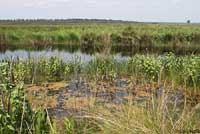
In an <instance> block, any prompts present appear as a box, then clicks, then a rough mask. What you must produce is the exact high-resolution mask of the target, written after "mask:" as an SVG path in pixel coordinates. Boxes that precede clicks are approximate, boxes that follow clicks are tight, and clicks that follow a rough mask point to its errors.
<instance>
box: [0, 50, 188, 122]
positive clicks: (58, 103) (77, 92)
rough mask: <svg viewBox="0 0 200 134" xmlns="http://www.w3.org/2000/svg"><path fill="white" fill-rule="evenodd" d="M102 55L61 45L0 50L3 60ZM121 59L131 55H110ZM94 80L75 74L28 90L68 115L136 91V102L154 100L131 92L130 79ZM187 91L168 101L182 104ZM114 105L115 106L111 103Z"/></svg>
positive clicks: (34, 101)
mask: <svg viewBox="0 0 200 134" xmlns="http://www.w3.org/2000/svg"><path fill="white" fill-rule="evenodd" d="M97 55H99V54H98V53H96V54H88V53H84V52H81V51H74V52H70V51H65V50H59V49H43V50H26V49H16V50H13V49H12V50H9V49H8V50H5V51H3V52H0V60H1V61H2V60H5V59H7V58H12V59H18V58H19V59H22V60H28V59H29V58H33V59H35V60H37V59H39V58H46V59H48V58H51V57H57V58H60V59H62V60H63V61H66V62H68V61H74V60H76V59H79V61H81V62H89V61H91V60H93V59H95V57H96V56H97ZM109 56H112V57H113V58H114V59H116V60H118V61H120V60H121V61H124V60H128V59H129V58H130V57H129V56H123V55H121V54H120V53H118V54H114V55H109ZM93 84H94V83H93V81H88V80H86V79H84V78H82V77H81V76H80V77H76V76H72V77H70V79H69V80H67V81H65V82H55V83H46V84H44V83H43V84H41V85H39V86H38V85H28V87H27V89H26V90H27V93H28V96H29V98H30V100H31V103H32V104H33V105H34V106H36V107H37V106H39V105H42V104H44V105H45V106H46V108H47V109H48V111H49V114H50V115H51V116H55V117H57V118H63V117H65V116H68V115H79V114H82V113H83V112H84V109H85V108H86V109H87V108H88V107H89V105H90V104H91V103H92V104H93V105H109V104H111V105H112V106H119V105H120V104H125V103H127V102H128V97H129V96H130V95H134V102H135V103H137V105H140V106H144V105H145V103H146V102H148V101H149V100H151V95H152V93H151V92H148V91H144V90H141V91H139V92H137V93H133V92H130V90H129V88H130V83H129V80H128V79H116V80H115V81H114V82H113V83H112V84H109V83H107V82H101V81H100V82H97V83H95V86H96V87H93V86H92V85H93ZM95 88H96V89H97V88H98V89H100V90H96V89H95ZM163 93H164V90H163V89H162V87H160V88H158V89H157V90H156V91H155V92H154V93H153V95H154V96H156V97H157V98H159V96H162V95H163ZM183 100H184V94H183V93H181V92H174V93H171V94H170V96H169V98H168V99H167V103H177V104H178V105H183ZM112 108H114V107H112Z"/></svg>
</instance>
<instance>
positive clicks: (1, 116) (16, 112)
mask: <svg viewBox="0 0 200 134" xmlns="http://www.w3.org/2000/svg"><path fill="white" fill-rule="evenodd" d="M19 65H20V64H19ZM0 70H1V71H0V78H2V79H1V80H0V98H1V99H0V133H1V134H9V133H14V134H15V133H19V134H22V133H23V134H28V133H34V134H38V133H49V132H50V129H49V124H48V122H47V115H46V114H45V112H43V111H42V110H35V111H33V110H32V109H31V107H30V104H29V102H28V99H27V97H26V95H25V92H24V90H23V82H22V83H19V82H15V83H13V81H12V80H11V77H10V74H11V73H10V72H12V71H11V70H12V68H8V64H7V63H1V64H0ZM22 74H23V73H22ZM19 76H21V75H19ZM19 78H21V77H19Z"/></svg>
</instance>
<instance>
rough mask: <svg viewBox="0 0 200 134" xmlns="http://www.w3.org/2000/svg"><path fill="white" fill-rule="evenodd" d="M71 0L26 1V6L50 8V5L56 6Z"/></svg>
mask: <svg viewBox="0 0 200 134" xmlns="http://www.w3.org/2000/svg"><path fill="white" fill-rule="evenodd" d="M70 1H71V0H40V1H38V0H33V1H26V2H25V3H24V6H25V7H36V8H49V7H56V6H58V5H60V4H63V3H68V2H70Z"/></svg>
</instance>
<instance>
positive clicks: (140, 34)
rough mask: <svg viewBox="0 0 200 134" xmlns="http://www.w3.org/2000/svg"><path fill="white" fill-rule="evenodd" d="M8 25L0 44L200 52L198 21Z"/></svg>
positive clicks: (1, 29) (1, 31)
mask: <svg viewBox="0 0 200 134" xmlns="http://www.w3.org/2000/svg"><path fill="white" fill-rule="evenodd" d="M9 26H10V25H2V26H0V37H1V38H0V39H1V40H0V44H1V47H2V46H5V45H4V44H6V45H7V46H8V47H10V48H12V47H18V48H19V47H21V48H24V47H25V48H35V47H38V48H39V47H43V48H45V47H53V46H55V45H58V44H62V45H64V46H69V45H78V46H79V47H80V48H81V50H84V51H88V52H90V53H91V52H101V51H102V50H104V49H105V48H104V47H107V48H110V49H111V50H112V52H113V51H114V50H115V51H117V50H118V51H119V52H126V51H128V52H129V53H135V52H143V53H144V52H151V53H154V52H157V53H163V52H174V53H176V54H185V53H192V52H195V53H200V52H199V50H197V49H199V46H198V44H199V42H200V40H199V37H200V29H199V27H198V25H175V24H174V25H167V24H112V23H111V24H98V25H96V24H95V23H94V24H90V25H89V24H67V25H51V26H48V25H46V26H42V25H38V26H35V25H20V24H16V25H12V28H10V27H9ZM130 48H131V49H130ZM195 49H196V50H195ZM1 50H2V49H1Z"/></svg>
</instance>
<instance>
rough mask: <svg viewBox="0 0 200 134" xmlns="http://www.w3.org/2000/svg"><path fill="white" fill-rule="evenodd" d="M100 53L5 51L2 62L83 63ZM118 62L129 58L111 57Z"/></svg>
mask: <svg viewBox="0 0 200 134" xmlns="http://www.w3.org/2000/svg"><path fill="white" fill-rule="evenodd" d="M97 55H98V53H96V54H87V53H83V52H81V51H76V52H69V51H65V50H58V49H44V50H25V49H17V50H9V49H8V50H5V51H4V52H0V60H5V59H7V58H13V59H17V58H19V59H22V60H27V59H29V58H33V59H35V60H37V59H38V58H45V59H48V58H51V57H57V58H60V59H62V60H63V61H74V60H76V59H79V60H80V61H81V62H89V61H91V60H93V59H94V58H95V57H96V56H97ZM111 56H112V57H113V58H114V59H116V60H119V61H121V60H127V59H128V58H129V57H128V56H122V55H121V54H120V53H119V54H114V55H111Z"/></svg>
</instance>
